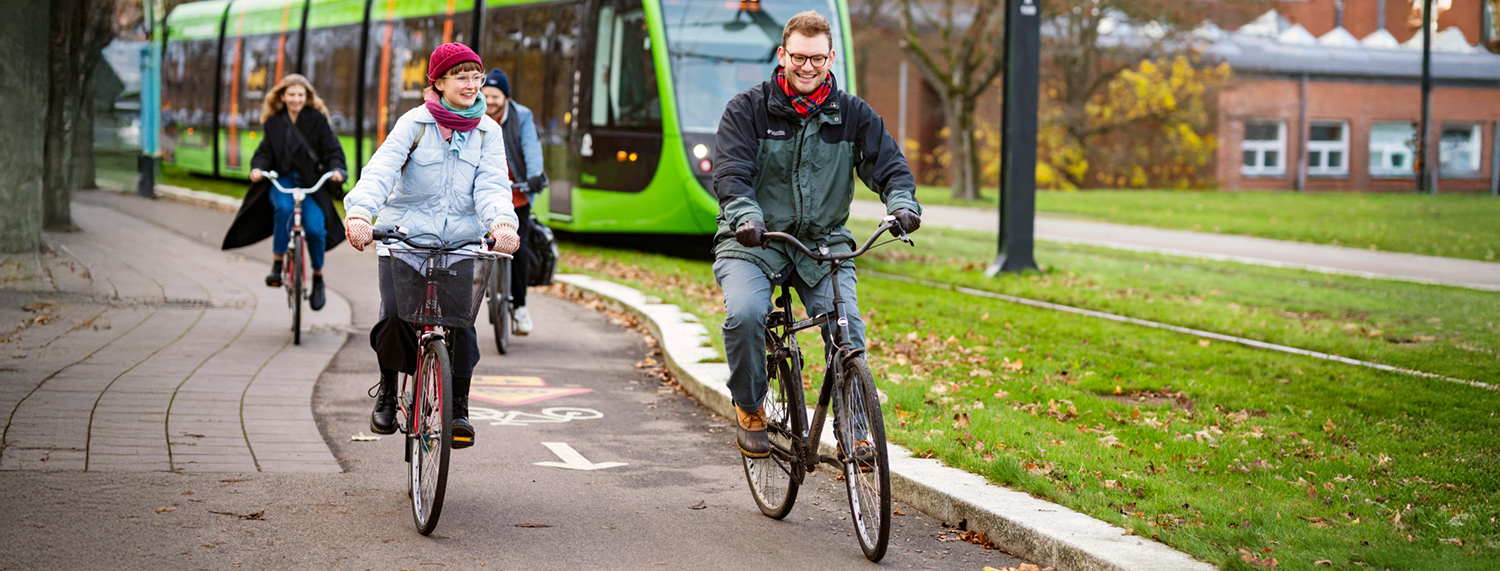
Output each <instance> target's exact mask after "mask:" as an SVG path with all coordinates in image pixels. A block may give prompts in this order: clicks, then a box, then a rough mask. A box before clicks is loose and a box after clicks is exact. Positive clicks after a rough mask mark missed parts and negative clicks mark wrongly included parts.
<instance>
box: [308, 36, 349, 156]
mask: <svg viewBox="0 0 1500 571" xmlns="http://www.w3.org/2000/svg"><path fill="white" fill-rule="evenodd" d="M358 56H359V25H358V24H353V25H347V26H339V27H335V28H315V29H311V30H308V31H307V52H306V57H307V62H306V63H304V64H303V66H304V69H305V70H306V75H307V80H308V81H309V82H311V83H312V84H313V88H314V89H317V90H318V96H319V97H321V98H323V103H324V104H326V105H327V106H328V119H329V122H330V123H332V124H333V132H334V133H336V134H339V135H345V136H347V135H353V134H354V118H355V117H354V107H355V101H356V98H357V97H358V92H359V88H358V83H356V81H357V80H358V79H359V78H358V77H356V76H357V74H358V70H356V69H355V64H356V63H357V61H358Z"/></svg>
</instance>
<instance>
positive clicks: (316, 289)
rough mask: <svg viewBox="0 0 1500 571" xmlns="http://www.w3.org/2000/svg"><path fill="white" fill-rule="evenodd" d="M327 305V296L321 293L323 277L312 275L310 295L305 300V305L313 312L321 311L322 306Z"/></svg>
mask: <svg viewBox="0 0 1500 571" xmlns="http://www.w3.org/2000/svg"><path fill="white" fill-rule="evenodd" d="M325 303H328V294H326V293H324V292H323V276H321V275H318V274H313V287H312V295H309V296H308V298H307V305H308V306H309V307H311V308H312V310H313V311H317V310H320V309H323V304H325Z"/></svg>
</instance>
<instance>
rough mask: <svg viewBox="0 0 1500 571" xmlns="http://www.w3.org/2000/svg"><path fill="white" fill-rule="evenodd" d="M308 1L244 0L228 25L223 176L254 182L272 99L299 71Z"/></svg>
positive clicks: (223, 96)
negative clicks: (263, 117) (268, 101)
mask: <svg viewBox="0 0 1500 571" xmlns="http://www.w3.org/2000/svg"><path fill="white" fill-rule="evenodd" d="M302 14H303V2H301V1H290V0H279V1H276V0H261V1H258V2H257V1H250V2H246V1H244V0H241V1H240V2H235V3H234V4H232V5H231V6H230V10H229V16H228V20H227V21H226V22H225V24H226V28H225V37H224V45H225V48H226V49H225V56H224V66H223V68H222V71H223V75H222V76H221V77H223V91H222V92H221V101H220V107H219V109H220V117H221V119H220V121H219V133H218V135H219V161H220V162H219V173H218V174H219V176H224V177H232V178H248V177H249V176H250V159H251V157H252V156H254V154H255V149H256V147H257V146H259V144H260V137H261V135H262V133H263V132H264V128H263V126H262V125H261V121H260V115H261V110H262V107H263V105H264V103H265V97H266V94H267V93H269V92H270V91H271V88H272V87H275V86H276V83H277V82H279V81H281V78H282V77H284V76H285V75H286V74H288V73H293V72H295V71H296V68H297V63H298V62H297V61H296V59H297V51H298V47H299V46H298V44H299V43H300V42H301V36H302V34H301V28H302Z"/></svg>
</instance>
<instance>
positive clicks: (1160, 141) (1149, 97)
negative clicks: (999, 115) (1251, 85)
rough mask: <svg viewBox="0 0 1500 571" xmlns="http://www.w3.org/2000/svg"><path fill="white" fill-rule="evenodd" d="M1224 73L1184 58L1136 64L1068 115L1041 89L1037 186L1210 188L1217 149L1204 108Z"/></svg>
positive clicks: (1052, 89) (1052, 90)
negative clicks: (1079, 108) (1079, 111)
mask: <svg viewBox="0 0 1500 571" xmlns="http://www.w3.org/2000/svg"><path fill="white" fill-rule="evenodd" d="M1230 73H1231V72H1230V69H1229V66H1228V64H1219V65H1217V66H1203V65H1198V62H1197V61H1196V60H1195V58H1192V57H1190V56H1187V55H1178V56H1176V57H1173V58H1170V59H1166V60H1158V61H1152V60H1146V61H1142V62H1140V63H1139V64H1137V65H1136V66H1135V67H1134V68H1132V69H1126V70H1123V71H1121V72H1120V73H1119V74H1118V75H1117V76H1116V77H1115V78H1113V79H1112V80H1111V81H1110V82H1109V84H1108V85H1107V87H1106V88H1105V89H1103V90H1101V92H1100V94H1098V95H1096V96H1095V97H1093V98H1092V99H1090V100H1089V101H1087V102H1086V103H1085V104H1084V105H1083V109H1082V113H1078V112H1077V110H1073V111H1074V112H1072V113H1070V112H1069V111H1070V110H1069V109H1067V108H1066V106H1065V104H1064V103H1062V102H1060V101H1058V96H1057V94H1058V93H1059V90H1058V89H1057V87H1056V86H1044V87H1043V89H1042V94H1043V98H1042V105H1041V110H1040V127H1039V132H1038V136H1037V144H1038V149H1037V186H1038V187H1041V188H1052V189H1064V190H1071V189H1078V188H1098V187H1112V188H1182V189H1185V188H1201V187H1209V186H1213V185H1214V184H1215V182H1216V181H1215V180H1214V177H1213V172H1212V170H1211V169H1212V164H1213V156H1214V150H1215V149H1216V148H1217V146H1218V142H1217V140H1216V138H1215V137H1214V135H1213V124H1214V122H1213V118H1212V117H1211V116H1210V114H1209V111H1208V110H1207V108H1206V105H1205V102H1206V100H1207V99H1209V98H1211V94H1212V92H1213V91H1214V90H1216V89H1217V88H1218V87H1220V86H1222V85H1223V84H1224V83H1225V82H1226V81H1228V79H1229V76H1230ZM1069 121H1074V122H1079V123H1081V124H1071V123H1069Z"/></svg>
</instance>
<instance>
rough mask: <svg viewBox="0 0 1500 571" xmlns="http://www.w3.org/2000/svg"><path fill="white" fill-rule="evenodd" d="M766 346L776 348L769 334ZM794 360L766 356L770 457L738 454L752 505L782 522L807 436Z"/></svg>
mask: <svg viewBox="0 0 1500 571" xmlns="http://www.w3.org/2000/svg"><path fill="white" fill-rule="evenodd" d="M767 337H768V339H767V344H768V345H772V346H773V349H774V346H775V345H779V344H778V343H775V342H774V338H772V337H771V336H770V335H769V334H768V335H767ZM800 369H801V368H800V367H799V366H798V365H797V364H796V363H795V361H794V360H793V359H789V358H786V357H773V356H771V355H767V359H766V380H767V381H768V384H769V386H768V387H767V390H766V398H765V400H764V401H762V402H763V404H762V406H763V407H764V409H765V412H766V437H767V438H768V439H769V440H770V441H771V455H770V456H767V457H765V458H749V457H746V456H744V455H741V456H740V458H741V460H742V462H743V463H744V465H745V479H746V480H748V481H749V482H750V495H751V496H753V497H754V498H755V505H757V506H759V507H760V511H761V513H763V514H766V515H767V516H769V517H773V518H776V519H781V518H784V517H786V515H787V514H788V513H791V511H792V506H793V505H794V504H796V503H797V489H798V483H797V482H798V481H799V480H801V479H802V477H801V476H802V466H801V458H800V455H799V454H798V453H797V450H798V447H799V446H800V445H801V444H802V442H803V440H804V439H805V438H806V435H807V421H806V420H805V417H806V416H807V407H806V406H805V405H803V398H802V371H801V370H800Z"/></svg>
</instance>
